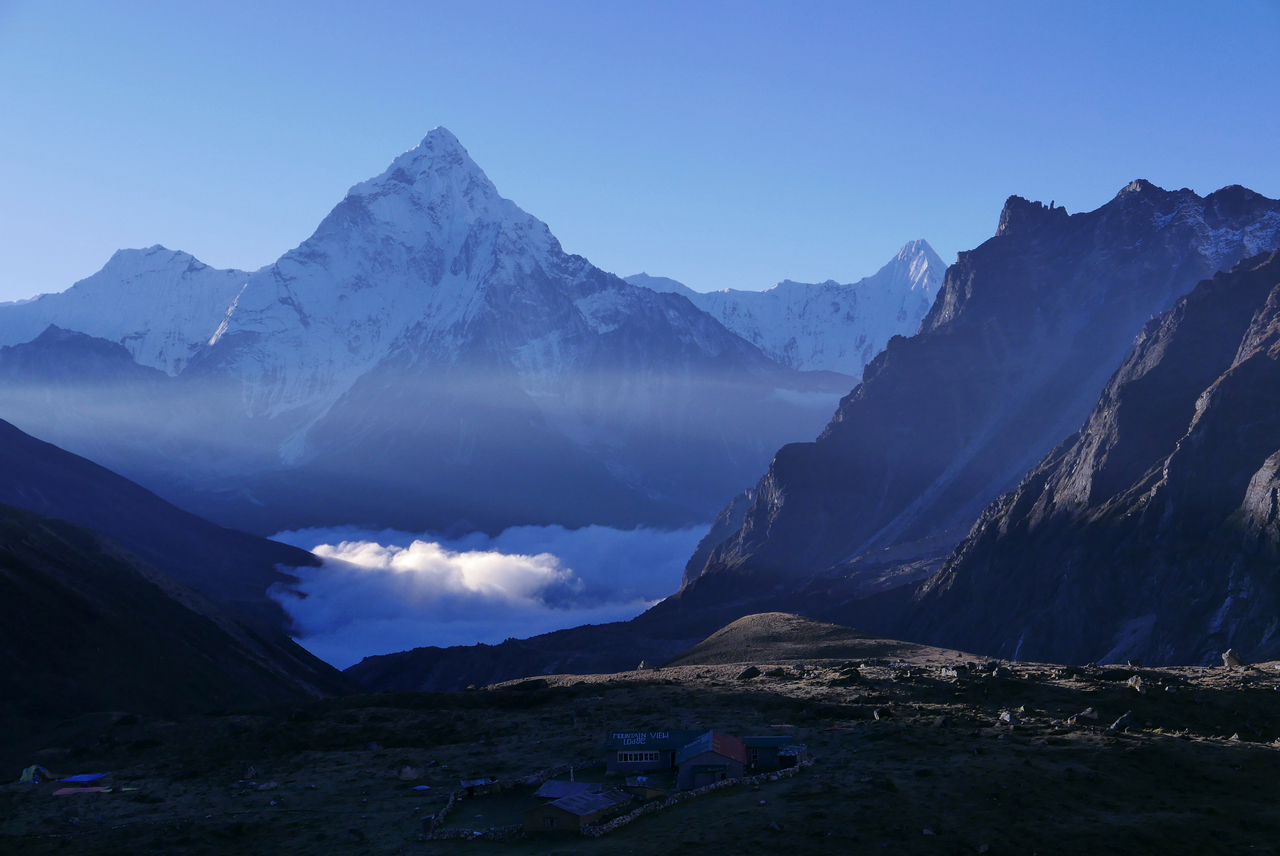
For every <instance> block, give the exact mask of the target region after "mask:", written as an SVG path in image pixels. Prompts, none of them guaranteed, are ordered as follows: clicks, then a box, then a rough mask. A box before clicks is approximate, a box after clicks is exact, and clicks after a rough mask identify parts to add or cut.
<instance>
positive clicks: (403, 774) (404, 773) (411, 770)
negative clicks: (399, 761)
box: [396, 765, 422, 782]
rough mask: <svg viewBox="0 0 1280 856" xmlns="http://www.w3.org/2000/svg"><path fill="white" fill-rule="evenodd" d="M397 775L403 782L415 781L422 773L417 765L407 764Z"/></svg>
mask: <svg viewBox="0 0 1280 856" xmlns="http://www.w3.org/2000/svg"><path fill="white" fill-rule="evenodd" d="M396 776H398V777H399V779H400V781H402V782H413V781H416V780H417V779H419V778H421V776H422V773H420V772H419V771H418V769H417V768H416V767H409V766H407V765H406V766H404V767H401V768H400V770H399V772H397V773H396Z"/></svg>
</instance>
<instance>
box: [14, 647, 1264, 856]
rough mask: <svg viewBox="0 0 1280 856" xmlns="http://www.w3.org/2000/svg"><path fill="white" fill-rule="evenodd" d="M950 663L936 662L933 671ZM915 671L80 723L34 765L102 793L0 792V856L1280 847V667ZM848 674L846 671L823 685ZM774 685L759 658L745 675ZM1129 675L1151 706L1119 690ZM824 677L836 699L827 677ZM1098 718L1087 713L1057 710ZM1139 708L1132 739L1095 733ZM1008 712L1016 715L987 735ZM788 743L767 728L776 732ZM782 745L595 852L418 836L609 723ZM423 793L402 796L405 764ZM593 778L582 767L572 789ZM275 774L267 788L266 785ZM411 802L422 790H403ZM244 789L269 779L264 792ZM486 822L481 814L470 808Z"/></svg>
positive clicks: (428, 696)
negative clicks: (775, 772)
mask: <svg viewBox="0 0 1280 856" xmlns="http://www.w3.org/2000/svg"><path fill="white" fill-rule="evenodd" d="M958 660H959V657H958V656H957V657H955V658H952V662H953V663H954V662H955V661H958ZM947 662H948V658H947V657H946V656H941V657H940V656H937V655H930V656H926V655H925V654H923V653H922V654H921V656H920V657H919V658H918V659H917V660H916V661H915V662H902V663H890V662H888V661H878V662H876V663H874V664H872V665H867V664H866V662H865V660H863V661H859V660H851V661H845V660H824V661H816V660H815V661H812V662H809V663H806V664H803V665H804V667H805V668H804V669H803V672H802V671H801V669H800V668H799V666H798V664H796V663H795V662H790V663H786V664H784V672H785V674H784V675H783V676H780V677H779V676H767V675H764V676H761V677H758V678H755V679H753V680H749V681H740V680H737V679H736V676H737V674H738V673H739V672H740V671H741V669H742V667H743V664H725V665H713V666H680V667H673V668H667V669H662V670H658V671H647V672H631V673H625V674H620V675H613V676H588V677H573V676H554V677H550V678H548V679H547V682H548V684H547V685H546V686H542V685H541V684H540V682H534V683H533V684H526V685H525V686H528V687H531V688H525V689H522V688H515V687H513V686H511V685H507V686H504V687H495V688H488V689H484V690H479V691H473V692H462V693H382V694H378V695H368V696H357V697H350V698H345V699H339V700H330V701H320V702H313V703H310V704H307V705H305V706H302V707H299V708H290V709H280V710H261V711H253V712H242V713H236V714H229V713H228V714H217V715H207V716H203V717H197V718H194V719H191V720H187V721H184V722H161V721H154V720H150V721H149V720H145V719H140V718H138V717H135V716H132V715H126V714H99V715H95V716H91V717H84V718H82V719H80V720H75V721H72V722H69V723H63V724H62V725H61V726H59V727H57V728H54V729H53V730H52V731H51V732H50V733H49V734H48V735H47V736H46V737H45V738H44V739H43V740H42V741H41V745H43V746H44V748H43V749H41V750H39V751H34V752H25V753H24V754H22V755H21V756H20V757H14V758H13V759H12V760H11V761H10V762H8V763H7V764H6V766H5V768H4V769H3V770H0V774H2V775H3V777H4V779H5V780H6V781H10V782H12V781H15V780H16V779H17V778H18V775H19V773H20V771H21V767H22V766H25V765H27V764H41V765H43V766H45V767H47V768H48V769H49V770H50V771H51V772H53V773H54V774H57V775H70V774H73V773H86V772H105V773H108V774H109V775H108V776H106V777H105V778H104V779H102V780H99V781H97V782H93V783H91V784H93V785H102V786H109V787H111V788H112V792H110V793H93V794H76V795H68V796H53V791H54V790H55V789H57V788H59V787H63V786H64V785H60V784H57V783H52V784H39V785H21V784H10V785H5V786H3V787H0V852H4V853H22V854H44V853H78V854H79V853H84V854H117V853H118V854H128V856H137V854H171V855H176V854H191V856H196V854H222V853H235V854H272V856H279V854H287V856H308V854H316V856H319V854H351V856H359V854H398V853H422V854H463V853H465V854H513V856H514V854H521V856H523V854H551V853H558V854H569V853H575V854H583V856H588V854H623V853H634V854H672V856H675V854H687V853H690V852H697V853H699V854H755V853H782V852H785V853H787V854H789V856H799V855H800V854H809V853H815V854H816V853H886V852H888V853H921V854H952V853H956V854H959V853H990V854H1004V853H1010V854H1011V853H1020V854H1032V853H1036V854H1056V853H1088V854H1103V853H1116V854H1134V853H1257V854H1264V853H1277V852H1280V800H1278V799H1277V797H1278V796H1280V744H1278V743H1277V742H1276V741H1277V738H1280V670H1277V668H1276V666H1277V664H1262V665H1258V666H1253V667H1247V668H1245V669H1243V670H1240V669H1226V668H1214V669H1206V668H1176V669H1143V668H1129V667H1101V668H1099V667H1085V668H1080V669H1076V670H1064V669H1062V668H1061V667H1057V666H1043V665H1034V664H1005V666H1006V668H1007V671H1005V670H1004V669H1002V670H1000V671H999V672H998V674H995V675H993V674H991V670H990V669H989V668H986V665H987V664H985V663H983V664H978V665H979V666H980V668H979V669H977V670H975V672H974V673H971V674H969V675H964V674H961V675H960V676H958V677H952V676H949V675H944V674H943V673H942V672H941V668H940V667H941V666H942V665H946V664H947ZM855 663H856V664H858V665H859V671H860V677H846V678H844V679H841V677H840V674H841V673H840V669H841V668H842V667H846V668H847V667H848V666H849V665H852V664H855ZM755 664H756V665H758V666H759V667H760V668H761V669H762V670H766V671H767V670H769V669H770V668H771V666H773V665H774V664H771V663H769V662H767V661H756V663H755ZM1135 675H1136V676H1138V677H1140V679H1141V682H1142V685H1143V686H1144V688H1145V689H1146V691H1145V692H1142V693H1140V692H1138V691H1136V690H1135V689H1133V688H1132V687H1131V686H1130V685H1129V684H1128V683H1127V682H1128V681H1129V679H1130V678H1131V677H1133V676H1135ZM833 682H834V685H833ZM1090 707H1091V708H1093V709H1094V710H1095V711H1097V713H1098V719H1096V720H1094V719H1089V718H1080V719H1077V720H1076V722H1075V723H1074V724H1068V723H1067V722H1066V719H1067V717H1069V716H1071V715H1072V714H1077V713H1080V712H1082V711H1084V710H1085V709H1086V708H1090ZM1128 711H1132V713H1133V716H1132V724H1131V725H1130V726H1129V728H1128V729H1127V730H1121V731H1109V730H1108V726H1110V725H1111V724H1112V723H1113V722H1114V721H1115V720H1116V719H1118V718H1119V717H1121V715H1123V714H1125V713H1126V712H1128ZM1005 712H1008V713H1009V718H1010V719H1011V720H1012V722H1006V721H1002V720H1001V714H1002V713H1005ZM781 726H785V727H781ZM682 728H715V729H718V730H721V731H725V732H728V733H731V734H740V735H743V734H789V735H792V736H793V737H794V738H795V739H796V740H797V741H798V742H802V743H805V744H807V746H808V747H809V752H810V754H811V755H813V756H814V758H815V763H814V764H813V766H811V767H809V768H807V769H806V770H804V771H803V772H802V773H801V774H800V775H798V776H796V777H794V778H791V779H784V780H781V781H777V782H767V783H765V784H763V785H760V786H749V785H740V786H735V787H731V788H726V789H724V790H721V791H717V792H714V793H712V794H708V795H706V796H704V797H700V798H698V799H694V800H691V801H689V802H686V803H682V804H680V805H678V806H675V807H673V808H670V809H667V810H664V811H661V812H658V813H656V814H653V815H648V816H645V817H642V818H641V819H639V820H638V821H636V822H634V823H632V824H631V825H629V826H626V827H624V828H622V829H619V830H617V831H615V832H613V833H611V834H609V835H606V836H604V837H601V838H587V837H585V836H582V835H576V834H566V833H559V834H554V835H551V836H545V835H538V836H536V837H531V838H526V839H522V840H517V841H512V842H492V841H427V840H425V839H424V837H423V834H422V825H421V818H422V817H423V816H425V815H428V814H431V813H434V812H436V811H438V810H439V809H440V807H441V806H442V805H443V804H444V803H445V801H447V799H448V794H449V792H450V791H451V790H454V789H456V788H457V787H458V783H459V780H460V779H462V778H472V777H479V776H496V777H499V778H500V779H503V780H515V779H520V778H524V777H527V776H529V775H531V774H533V773H534V772H535V771H538V770H543V769H547V768H550V767H553V766H556V765H560V764H566V763H569V762H578V763H589V762H592V761H599V760H600V759H601V757H602V755H601V750H600V744H601V742H602V740H603V737H604V735H605V734H606V733H607V732H609V731H621V730H626V731H634V730H650V729H682ZM404 766H410V767H414V768H417V769H418V770H419V772H420V776H421V777H420V778H417V779H413V780H409V781H404V780H401V779H400V778H399V777H398V770H399V769H400V768H401V767H404ZM587 775H588V777H590V776H589V773H588V774H587ZM273 783H274V784H273ZM421 785H427V786H429V787H430V790H428V791H416V790H413V788H414V787H417V786H421ZM263 786H267V787H266V788H265V789H264V787H263ZM528 799H531V796H530V794H529V793H524V792H521V791H515V792H510V791H509V792H507V793H505V794H504V795H503V796H502V797H501V798H492V797H485V796H480V797H476V798H474V799H471V800H466V801H463V802H462V803H461V804H460V805H459V807H458V809H457V810H456V811H455V812H454V814H453V815H452V816H451V817H450V818H449V825H450V826H468V825H474V826H477V827H482V826H483V827H487V826H493V825H500V824H503V823H508V822H514V818H516V817H517V816H518V814H519V807H520V806H521V805H523V804H525V803H524V802H523V801H525V800H528ZM476 815H484V817H476Z"/></svg>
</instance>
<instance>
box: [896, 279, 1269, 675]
mask: <svg viewBox="0 0 1280 856" xmlns="http://www.w3.org/2000/svg"><path fill="white" fill-rule="evenodd" d="M1277 466H1280V254H1272V255H1270V256H1260V257H1257V258H1254V259H1251V260H1248V261H1246V262H1242V263H1241V264H1240V265H1239V266H1238V267H1237V269H1235V270H1233V271H1232V272H1231V273H1229V274H1219V275H1218V276H1216V277H1214V279H1212V280H1210V281H1206V282H1204V283H1201V284H1200V285H1199V286H1198V287H1197V288H1196V289H1195V290H1194V291H1193V292H1191V293H1190V294H1189V295H1187V296H1186V297H1184V298H1182V299H1181V300H1179V301H1178V303H1177V304H1176V305H1175V306H1174V307H1173V308H1172V309H1170V310H1169V311H1167V312H1165V313H1164V314H1163V315H1161V316H1160V317H1158V318H1156V319H1155V320H1153V321H1151V322H1150V323H1149V324H1147V325H1146V327H1145V328H1144V330H1143V331H1142V334H1141V336H1140V337H1139V338H1138V341H1137V344H1136V345H1135V346H1134V348H1133V350H1132V351H1131V352H1130V354H1129V355H1128V357H1127V358H1126V359H1125V361H1124V363H1123V364H1122V365H1121V367H1120V369H1119V370H1118V371H1117V372H1116V374H1115V376H1114V377H1113V378H1112V379H1111V382H1110V383H1109V384H1108V385H1107V387H1106V389H1105V390H1104V391H1103V393H1102V396H1101V398H1100V399H1099V401H1098V403H1097V405H1096V407H1095V408H1094V410H1093V413H1092V414H1091V415H1090V416H1089V419H1088V421H1087V422H1086V423H1085V425H1084V427H1083V429H1082V430H1081V431H1080V432H1079V433H1078V434H1076V435H1074V436H1072V437H1070V438H1069V439H1068V440H1066V441H1065V442H1063V443H1062V444H1061V445H1060V446H1058V447H1057V448H1056V449H1054V450H1053V451H1052V452H1051V453H1050V454H1049V455H1048V456H1047V457H1046V458H1045V459H1044V460H1043V461H1042V462H1041V463H1040V465H1039V466H1037V467H1036V468H1035V469H1034V470H1033V471H1032V472H1031V473H1030V474H1029V475H1028V476H1027V477H1026V478H1025V479H1024V480H1023V482H1022V484H1021V485H1020V486H1019V487H1018V489H1017V490H1016V491H1015V492H1013V493H1010V494H1007V495H1005V496H1003V497H1001V498H1000V499H999V500H998V501H996V502H995V503H993V504H992V505H991V506H990V507H989V508H988V509H987V510H986V511H985V512H984V513H983V515H982V517H981V519H980V520H979V521H978V523H977V524H976V525H975V526H974V528H973V531H972V532H971V533H970V535H969V537H968V538H967V539H966V540H965V541H964V542H963V543H962V544H961V545H960V547H959V548H958V549H957V551H956V553H955V555H954V556H953V557H952V558H951V559H950V560H949V561H948V563H947V565H946V567H945V568H944V570H943V571H942V573H940V574H939V575H938V576H936V577H935V578H933V579H931V580H930V581H929V582H928V583H927V584H926V585H925V586H924V587H923V588H922V590H921V592H920V593H919V595H918V596H917V599H916V602H915V604H914V605H913V607H912V608H911V609H910V618H909V620H908V621H907V622H906V624H905V626H904V628H903V631H904V632H905V633H907V634H909V636H910V638H913V639H920V640H922V641H924V640H942V639H945V640H946V642H947V644H949V645H955V646H957V647H963V648H967V649H969V650H974V651H977V652H980V653H986V654H992V655H1002V656H1005V657H1012V658H1015V659H1024V660H1044V661H1047V660H1055V661H1058V662H1087V661H1120V660H1124V659H1129V658H1135V657H1138V658H1142V659H1143V660H1144V661H1146V662H1148V663H1161V664H1168V663H1205V664H1207V663H1215V662H1217V660H1218V657H1219V653H1220V652H1221V651H1223V650H1224V649H1227V648H1228V647H1232V648H1236V649H1238V650H1240V651H1241V652H1243V654H1244V656H1245V657H1247V658H1249V659H1256V660H1261V659H1268V658H1274V657H1275V656H1276V655H1277V654H1278V653H1280V636H1278V635H1277V630H1278V629H1280V618H1278V617H1277V616H1280V565H1278V564H1277V559H1278V558H1280V522H1278V521H1280V511H1278V510H1280V499H1278V497H1280V482H1278V481H1277V477H1276V476H1277Z"/></svg>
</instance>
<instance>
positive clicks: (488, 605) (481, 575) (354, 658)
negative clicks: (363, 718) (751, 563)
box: [272, 526, 708, 668]
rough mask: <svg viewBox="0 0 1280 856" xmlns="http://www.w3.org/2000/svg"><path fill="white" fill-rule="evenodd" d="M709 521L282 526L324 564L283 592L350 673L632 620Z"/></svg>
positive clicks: (304, 571)
mask: <svg viewBox="0 0 1280 856" xmlns="http://www.w3.org/2000/svg"><path fill="white" fill-rule="evenodd" d="M707 529H708V527H706V526H698V527H690V528H687V529H681V530H676V531H673V532H664V531H659V530H653V529H644V528H640V529H633V530H619V529H611V528H608V527H604V526H588V527H585V528H582V529H574V530H571V529H565V528H564V527H561V526H546V527H541V526H520V527H513V528H511V529H507V530H506V531H504V532H503V533H502V534H500V535H498V536H496V537H490V536H487V535H485V534H483V533H473V534H471V535H468V536H465V537H462V538H456V539H443V538H441V537H439V536H436V535H434V534H431V533H426V534H419V535H414V534H410V533H405V532H399V531H396V530H382V531H369V530H362V529H359V528H356V527H339V528H331V529H307V530H300V531H295V532H282V533H280V534H278V535H276V536H274V537H275V540H277V541H282V542H285V543H288V544H293V545H295V546H299V547H303V548H304V549H309V550H311V551H312V552H314V553H315V554H316V555H317V556H319V557H320V558H321V560H322V566H321V567H318V568H299V569H297V570H296V571H294V573H295V574H296V575H297V576H298V578H299V582H298V583H297V584H296V585H294V586H291V587H287V588H286V587H277V588H276V589H274V590H273V591H272V596H273V597H275V598H276V600H278V601H279V602H280V603H281V604H282V605H283V606H284V608H285V609H286V610H287V611H288V612H289V615H290V616H291V617H292V619H293V621H294V624H295V626H296V628H297V634H298V641H299V642H300V643H301V644H302V645H304V646H305V647H306V648H307V649H308V650H310V651H311V652H312V653H314V654H316V655H317V656H319V657H321V658H323V659H325V660H327V661H328V662H330V663H333V664H334V665H336V666H338V667H339V668H346V667H347V666H350V665H352V664H354V663H356V662H359V661H360V659H362V658H363V657H365V656H368V655H371V654H383V653H389V652H393V651H402V650H406V649H409V648H415V647H421V646H429V645H439V646H447V645H472V644H475V643H477V642H484V643H487V644H496V643H499V642H502V641H503V640H505V639H508V638H512V637H515V638H524V637H528V636H535V635H538V634H540V633H547V632H550V631H552V630H559V629H563V628H567V627H576V626H578V625H581V624H600V623H605V622H610V621H625V620H627V619H629V618H633V617H634V616H636V615H638V614H639V613H641V612H643V611H644V610H645V609H647V608H648V607H649V606H652V605H653V604H654V603H656V602H657V601H659V600H661V599H662V598H663V597H665V596H667V595H669V594H671V593H672V592H673V591H675V590H676V588H678V587H679V584H680V575H681V573H682V571H683V570H684V565H685V562H686V561H687V560H688V557H689V556H690V555H691V554H692V553H693V550H694V548H695V547H696V546H697V543H698V541H699V540H700V539H701V538H702V537H703V536H704V535H705V534H706V533H707Z"/></svg>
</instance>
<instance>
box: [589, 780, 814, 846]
mask: <svg viewBox="0 0 1280 856" xmlns="http://www.w3.org/2000/svg"><path fill="white" fill-rule="evenodd" d="M812 763H813V762H812V761H805V762H803V763H801V764H798V765H796V766H795V767H787V768H786V769H784V770H778V771H776V772H773V773H760V774H759V775H756V776H747V777H746V778H742V779H725V780H724V781H723V782H714V783H712V784H710V785H705V786H703V787H701V788H694V789H693V790H691V791H681V792H679V793H677V794H673V795H672V796H669V797H667V798H666V799H665V800H661V801H655V802H651V803H648V804H647V805H642V806H640V808H638V809H635V810H634V811H631V812H628V813H627V814H624V815H621V816H620V817H615V818H614V819H613V820H610V821H608V822H607V823H601V824H598V825H595V826H584V827H582V830H581V831H582V834H583V835H589V836H591V837H592V838H599V837H600V836H601V835H604V834H606V833H609V832H613V830H615V829H617V828H618V827H621V826H626V825H627V824H628V823H631V822H632V821H633V820H638V819H639V818H641V817H643V816H645V815H646V814H653V813H654V812H658V811H662V810H663V809H664V808H670V807H671V806H673V805H679V804H680V803H682V802H687V801H688V800H691V799H695V798H696V797H700V796H703V795H704V794H709V793H711V792H712V791H715V790H718V789H720V788H728V787H732V786H734V785H758V784H760V783H761V782H776V781H778V780H779V779H788V778H790V777H792V776H794V775H795V774H796V773H799V772H800V771H801V770H803V769H805V768H806V767H809V766H810V765H811V764H812Z"/></svg>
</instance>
